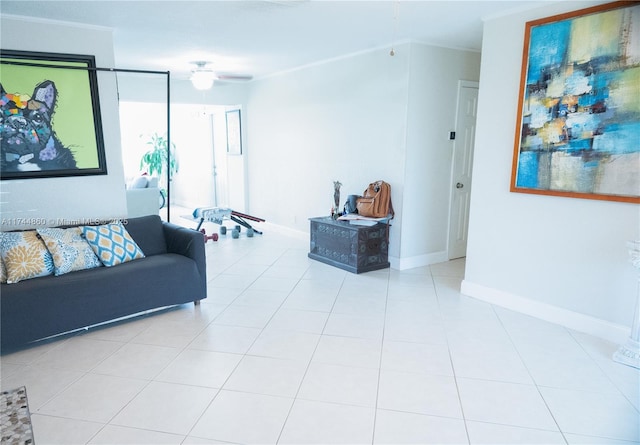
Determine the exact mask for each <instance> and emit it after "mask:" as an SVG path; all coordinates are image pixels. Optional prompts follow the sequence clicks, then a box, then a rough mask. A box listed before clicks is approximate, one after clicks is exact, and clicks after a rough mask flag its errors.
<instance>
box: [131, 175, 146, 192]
mask: <svg viewBox="0 0 640 445" xmlns="http://www.w3.org/2000/svg"><path fill="white" fill-rule="evenodd" d="M148 184H149V180H148V179H147V177H146V176H138V177H136V178H134V179H132V180H131V182H130V183H129V188H130V189H144V188H147V185H148Z"/></svg>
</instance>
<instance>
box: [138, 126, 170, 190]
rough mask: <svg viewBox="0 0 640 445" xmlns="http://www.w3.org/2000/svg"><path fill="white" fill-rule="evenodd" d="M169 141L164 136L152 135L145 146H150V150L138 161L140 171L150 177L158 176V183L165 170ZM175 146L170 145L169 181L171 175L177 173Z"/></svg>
mask: <svg viewBox="0 0 640 445" xmlns="http://www.w3.org/2000/svg"><path fill="white" fill-rule="evenodd" d="M168 143H169V141H167V138H165V137H164V136H160V135H159V134H158V133H154V134H153V135H152V136H151V140H150V141H148V142H147V145H151V149H150V150H149V151H147V152H146V153H145V154H143V155H142V158H141V159H140V170H141V171H146V172H147V173H148V174H149V175H151V176H154V175H156V176H158V177H159V178H160V181H163V180H164V173H165V168H166V166H167V157H168V154H169V150H167V146H168ZM175 154H176V145H175V144H174V143H173V142H172V143H171V160H170V162H169V180H171V178H172V177H173V174H174V173H176V172H177V171H178V161H177V159H176V156H175Z"/></svg>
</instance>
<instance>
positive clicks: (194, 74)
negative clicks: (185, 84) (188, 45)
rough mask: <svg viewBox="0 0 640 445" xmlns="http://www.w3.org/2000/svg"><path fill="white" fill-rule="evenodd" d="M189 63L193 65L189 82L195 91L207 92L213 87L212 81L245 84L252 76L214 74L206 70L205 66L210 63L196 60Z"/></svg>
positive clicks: (210, 70)
mask: <svg viewBox="0 0 640 445" xmlns="http://www.w3.org/2000/svg"><path fill="white" fill-rule="evenodd" d="M191 63H192V64H194V65H195V68H194V69H193V70H191V77H190V80H191V83H192V84H193V86H194V88H196V89H197V90H208V89H209V88H211V87H212V86H213V81H214V80H221V81H229V82H246V81H249V80H251V79H253V76H252V75H249V74H235V73H216V72H214V71H213V70H212V69H209V68H207V64H208V63H210V62H207V61H203V60H198V61H195V62H191Z"/></svg>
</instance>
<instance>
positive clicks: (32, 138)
mask: <svg viewBox="0 0 640 445" xmlns="http://www.w3.org/2000/svg"><path fill="white" fill-rule="evenodd" d="M0 66H1V69H0V86H1V88H0V90H1V91H0V110H1V112H0V129H1V132H2V133H1V135H0V139H1V145H0V179H1V180H9V179H33V178H52V177H68V176H87V175H106V174H107V166H106V158H105V147H104V137H103V132H102V119H101V113H100V99H99V95H98V79H97V70H96V63H95V57H94V56H92V55H78V54H59V53H45V52H31V51H17V50H8V49H0Z"/></svg>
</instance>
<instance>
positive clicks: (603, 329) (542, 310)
mask: <svg viewBox="0 0 640 445" xmlns="http://www.w3.org/2000/svg"><path fill="white" fill-rule="evenodd" d="M460 290H461V292H462V293H463V294H465V295H468V296H470V297H473V298H476V299H478V300H482V301H486V302H487V303H491V304H495V305H497V306H501V307H504V308H506V309H511V310H513V311H516V312H520V313H523V314H526V315H530V316H532V317H536V318H540V319H542V320H545V321H548V322H551V323H555V324H558V325H561V326H564V327H566V328H569V329H573V330H576V331H579V332H584V333H586V334H590V335H593V336H595V337H599V338H604V339H605V340H609V341H611V342H613V343H616V344H621V343H623V342H624V341H625V340H626V338H627V337H629V332H630V328H627V327H625V326H622V325H619V324H615V323H611V322H609V321H606V320H602V319H599V318H595V317H592V316H590V315H585V314H581V313H579V312H574V311H570V310H568V309H563V308H561V307H558V306H553V305H550V304H547V303H541V302H539V301H534V300H531V299H529V298H525V297H521V296H519V295H515V294H512V293H509V292H505V291H501V290H498V289H494V288H491V287H487V286H483V285H481V284H476V283H472V282H470V281H467V280H463V281H462V285H461V289H460Z"/></svg>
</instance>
